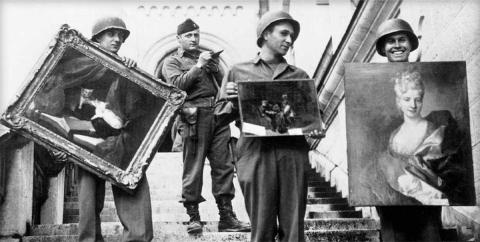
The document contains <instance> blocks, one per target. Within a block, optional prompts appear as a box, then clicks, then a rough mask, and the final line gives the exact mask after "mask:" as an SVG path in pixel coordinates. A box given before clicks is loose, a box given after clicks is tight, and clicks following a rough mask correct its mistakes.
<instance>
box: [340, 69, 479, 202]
mask: <svg viewBox="0 0 480 242" xmlns="http://www.w3.org/2000/svg"><path fill="white" fill-rule="evenodd" d="M466 90H467V89H466V74H465V66H464V63H462V62H450V63H449V62H429V63H385V64H384V63H369V64H352V65H351V66H347V69H346V79H345V111H346V127H347V133H346V135H347V158H348V169H349V170H348V175H349V189H350V197H349V201H350V203H351V204H353V205H362V206H363V205H367V206H369V205H375V206H391V205H412V206H418V205H444V206H446V205H456V206H458V205H463V206H466V205H474V204H476V201H475V190H474V186H473V180H474V179H473V177H474V174H473V173H474V171H473V161H472V153H471V141H470V131H469V130H470V129H469V111H468V96H467V92H466Z"/></svg>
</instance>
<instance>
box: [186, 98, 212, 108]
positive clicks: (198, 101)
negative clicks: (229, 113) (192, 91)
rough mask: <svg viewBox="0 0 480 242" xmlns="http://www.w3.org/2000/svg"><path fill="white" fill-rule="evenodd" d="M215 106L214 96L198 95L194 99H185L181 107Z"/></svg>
mask: <svg viewBox="0 0 480 242" xmlns="http://www.w3.org/2000/svg"><path fill="white" fill-rule="evenodd" d="M214 106H215V97H214V96H211V97H199V98H195V99H194V100H188V101H185V103H184V104H183V107H185V108H193V107H197V108H211V107H214Z"/></svg>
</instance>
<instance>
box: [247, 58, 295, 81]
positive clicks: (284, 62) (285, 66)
mask: <svg viewBox="0 0 480 242" xmlns="http://www.w3.org/2000/svg"><path fill="white" fill-rule="evenodd" d="M260 61H261V62H263V63H264V64H266V65H268V63H267V62H265V61H264V60H262V58H260V52H259V53H257V55H256V56H255V58H253V60H252V63H253V64H254V65H258V64H259V63H260ZM287 69H290V70H292V71H295V70H296V69H297V68H296V67H295V66H292V65H290V64H288V63H287V60H285V58H283V57H282V58H281V59H280V62H279V65H278V67H277V69H276V70H275V73H274V74H273V79H276V78H277V77H278V76H279V75H280V74H282V73H283V72H284V71H285V70H287Z"/></svg>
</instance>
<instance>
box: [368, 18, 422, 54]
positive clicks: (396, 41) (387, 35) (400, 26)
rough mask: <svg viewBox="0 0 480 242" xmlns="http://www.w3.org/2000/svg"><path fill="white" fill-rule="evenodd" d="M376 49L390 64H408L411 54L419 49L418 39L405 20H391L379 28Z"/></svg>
mask: <svg viewBox="0 0 480 242" xmlns="http://www.w3.org/2000/svg"><path fill="white" fill-rule="evenodd" d="M375 47H376V49H377V52H378V54H380V55H381V56H385V57H387V59H388V61H389V62H408V56H409V55H410V52H411V51H414V50H416V49H417V48H418V38H417V36H416V35H415V34H414V33H413V30H412V27H410V24H408V23H407V22H406V21H405V20H403V19H389V20H387V21H385V22H383V23H382V24H381V25H380V26H379V27H378V30H377V41H376V44H375Z"/></svg>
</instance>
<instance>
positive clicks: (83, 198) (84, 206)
mask: <svg viewBox="0 0 480 242" xmlns="http://www.w3.org/2000/svg"><path fill="white" fill-rule="evenodd" d="M78 170H79V185H80V188H79V194H78V199H79V210H80V221H79V241H80V242H90V241H92V242H93V241H104V240H103V237H102V232H101V227H100V224H101V220H100V213H101V211H102V209H103V204H104V199H105V180H103V179H101V178H99V177H97V176H96V175H94V174H92V173H90V172H89V171H86V170H84V169H82V168H79V169H78ZM112 190H113V199H114V201H115V208H116V210H117V214H118V217H119V219H120V222H121V223H122V225H123V234H122V241H137V242H139V241H151V240H152V239H153V225H152V207H151V202H150V188H149V186H148V181H147V178H146V177H144V178H143V179H142V181H141V182H140V183H139V184H138V187H137V188H136V190H135V191H134V192H135V193H134V194H128V193H127V192H125V191H123V190H122V189H120V188H118V187H115V186H113V185H112Z"/></svg>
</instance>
